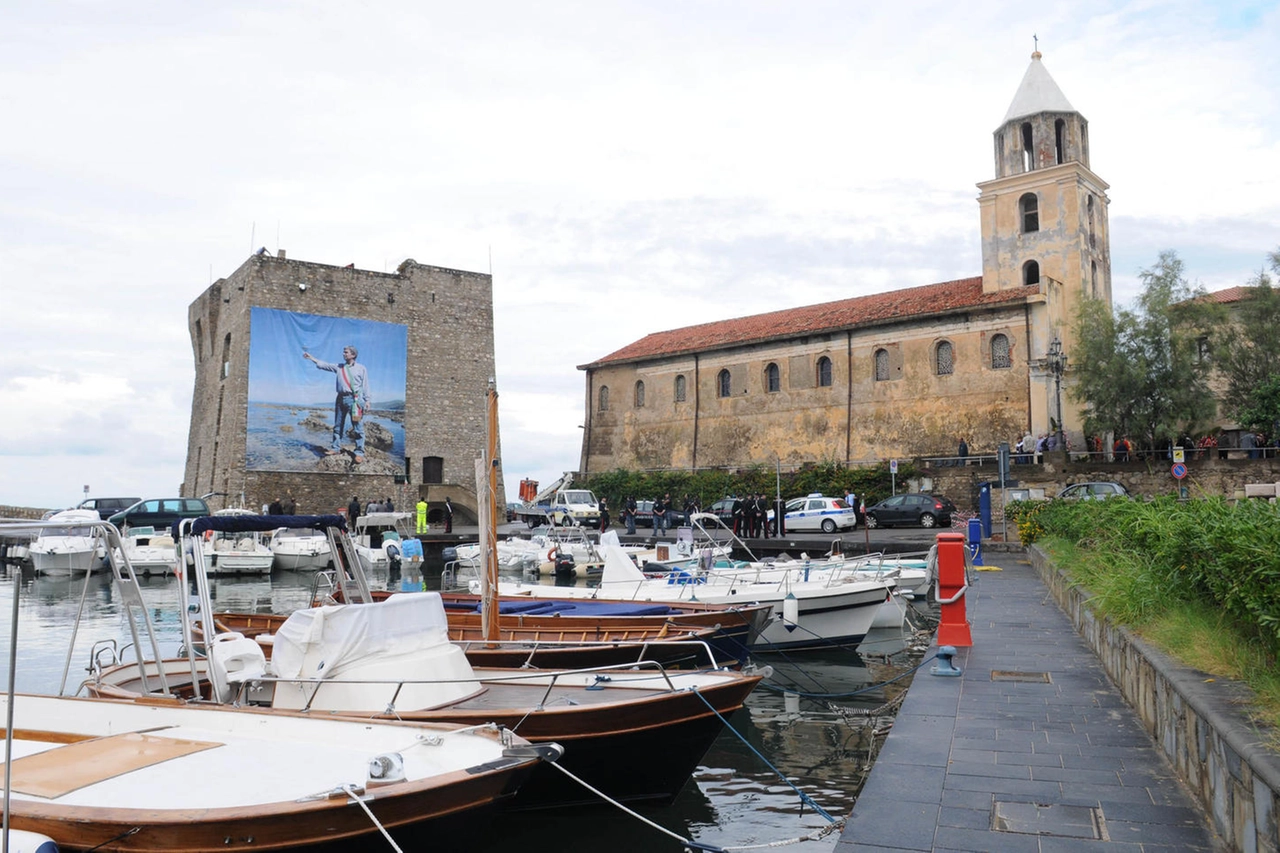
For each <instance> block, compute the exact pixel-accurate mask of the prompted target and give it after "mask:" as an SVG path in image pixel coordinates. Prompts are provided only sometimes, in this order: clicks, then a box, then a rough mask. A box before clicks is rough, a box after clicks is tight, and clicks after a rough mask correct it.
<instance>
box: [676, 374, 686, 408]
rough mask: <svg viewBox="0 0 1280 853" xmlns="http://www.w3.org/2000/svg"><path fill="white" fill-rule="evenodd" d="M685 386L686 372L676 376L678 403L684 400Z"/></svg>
mask: <svg viewBox="0 0 1280 853" xmlns="http://www.w3.org/2000/svg"><path fill="white" fill-rule="evenodd" d="M684 387H685V383H684V374H683V373H681V374H680V375H679V376H677V377H676V402H677V403H683V402H684Z"/></svg>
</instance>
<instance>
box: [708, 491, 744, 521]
mask: <svg viewBox="0 0 1280 853" xmlns="http://www.w3.org/2000/svg"><path fill="white" fill-rule="evenodd" d="M737 500H738V499H737V498H733V497H729V498H721V499H720V500H718V501H716V502H715V503H713V504H712V505H711V506H709V507H707V508H706V509H704V510H703V512H709V513H711V514H712V515H714V516H715V517H716V518H718V519H720V520H721V521H722V522H724V524H725V525H726V526H728V527H733V504H734V502H735V501H737Z"/></svg>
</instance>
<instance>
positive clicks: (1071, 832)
mask: <svg viewBox="0 0 1280 853" xmlns="http://www.w3.org/2000/svg"><path fill="white" fill-rule="evenodd" d="M991 828H992V829H994V830H996V831H997V832H1019V833H1022V834H1024V835H1060V836H1064V837H1067V838H1093V839H1097V840H1099V841H1105V840H1106V828H1105V825H1104V823H1103V819H1102V813H1101V811H1100V810H1098V809H1096V808H1090V807H1088V806H1063V805H1053V804H1048V805H1046V804H1044V803H1006V802H1001V801H999V800H997V801H996V803H995V807H994V808H993V809H992V812H991Z"/></svg>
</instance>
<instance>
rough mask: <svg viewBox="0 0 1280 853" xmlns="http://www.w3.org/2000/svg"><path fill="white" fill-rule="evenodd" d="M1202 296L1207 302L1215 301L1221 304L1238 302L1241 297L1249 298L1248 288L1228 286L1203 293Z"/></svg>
mask: <svg viewBox="0 0 1280 853" xmlns="http://www.w3.org/2000/svg"><path fill="white" fill-rule="evenodd" d="M1204 298H1205V299H1206V300H1207V301H1209V302H1217V303H1220V304H1223V305H1227V304H1230V303H1232V302H1239V301H1240V300H1242V299H1248V298H1249V288H1247V287H1239V286H1237V287H1228V288H1227V289H1226V290H1215V291H1213V292H1212V293H1207V294H1205V296H1204Z"/></svg>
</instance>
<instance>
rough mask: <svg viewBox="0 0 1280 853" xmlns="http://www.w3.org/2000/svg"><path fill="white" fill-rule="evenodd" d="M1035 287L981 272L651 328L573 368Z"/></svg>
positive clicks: (961, 304) (815, 329) (859, 322)
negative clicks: (1008, 283)
mask: <svg viewBox="0 0 1280 853" xmlns="http://www.w3.org/2000/svg"><path fill="white" fill-rule="evenodd" d="M1039 292H1040V291H1039V288H1026V289H1025V290H1005V291H997V292H995V293H983V292H982V276H977V277H975V278H962V279H958V280H956V281H944V282H940V283H938V284H927V285H925V286H923V287H910V288H906V289H905V290H894V291H891V292H889V293H877V294H873V295H871V296H858V297H854V298H852V299H841V300H838V301H836V302H823V303H821V304H818V305H806V306H804V307H802V308H787V309H784V310H782V311H770V312H769V313H767V314H755V315H752V316H750V317H738V318H736V319H732V320H719V321H717V322H714V323H702V324H701V325H697V326H685V327H684V328H681V329H670V330H668V331H665V332H654V333H653V334H651V335H646V336H645V337H643V338H641V339H640V340H638V341H635V342H634V343H630V344H627V345H626V346H625V347H623V348H622V349H620V350H616V351H614V352H611V353H609V354H608V355H606V356H604V357H603V358H601V359H598V360H596V361H594V362H591V363H590V364H581V365H578V369H579V370H586V369H589V368H594V367H601V366H603V365H606V364H618V363H621V362H628V361H643V360H646V359H651V358H660V357H665V356H673V355H682V354H686V353H693V352H705V351H707V350H714V349H721V348H723V347H728V346H735V345H739V344H749V343H759V342H762V341H769V340H777V339H782V338H794V337H800V336H802V335H812V334H819V333H823V332H831V331H837V330H844V329H851V328H857V327H860V326H870V325H875V324H878V323H883V322H886V321H892V320H898V319H902V318H906V317H912V318H916V317H925V316H930V315H937V314H946V313H948V312H952V311H957V310H962V309H966V308H977V307H984V306H992V305H1001V304H1006V303H1010V304H1019V303H1021V302H1023V301H1024V300H1025V299H1026V297H1027V296H1028V295H1029V294H1031V293H1039Z"/></svg>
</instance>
